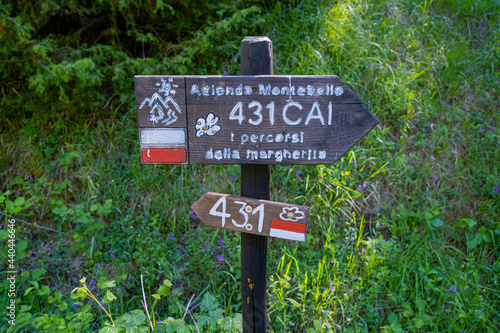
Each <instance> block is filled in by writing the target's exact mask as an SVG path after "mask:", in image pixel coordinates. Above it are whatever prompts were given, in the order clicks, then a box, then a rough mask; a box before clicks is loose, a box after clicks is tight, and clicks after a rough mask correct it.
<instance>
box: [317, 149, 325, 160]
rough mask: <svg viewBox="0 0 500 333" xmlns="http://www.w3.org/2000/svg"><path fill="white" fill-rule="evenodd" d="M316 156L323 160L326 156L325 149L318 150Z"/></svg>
mask: <svg viewBox="0 0 500 333" xmlns="http://www.w3.org/2000/svg"><path fill="white" fill-rule="evenodd" d="M318 157H319V158H320V159H322V160H324V159H325V158H326V151H324V150H320V151H319V154H318Z"/></svg>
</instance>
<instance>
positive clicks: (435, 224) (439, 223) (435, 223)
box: [431, 219, 444, 228]
mask: <svg viewBox="0 0 500 333" xmlns="http://www.w3.org/2000/svg"><path fill="white" fill-rule="evenodd" d="M431 224H432V226H433V227H435V228H441V227H442V226H444V222H443V221H442V220H440V219H434V220H432V221H431Z"/></svg>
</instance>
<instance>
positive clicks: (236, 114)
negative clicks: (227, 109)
mask: <svg viewBox="0 0 500 333" xmlns="http://www.w3.org/2000/svg"><path fill="white" fill-rule="evenodd" d="M229 119H230V120H238V123H239V124H240V125H241V123H242V122H243V120H244V119H245V116H244V115H243V103H242V102H238V103H236V105H235V106H234V108H233V110H232V111H231V113H230V114H229Z"/></svg>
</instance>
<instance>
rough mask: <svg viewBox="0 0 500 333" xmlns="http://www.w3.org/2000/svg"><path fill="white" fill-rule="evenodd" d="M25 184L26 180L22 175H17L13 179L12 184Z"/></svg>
mask: <svg viewBox="0 0 500 333" xmlns="http://www.w3.org/2000/svg"><path fill="white" fill-rule="evenodd" d="M21 184H24V180H23V179H22V178H21V177H16V178H14V180H13V181H12V185H21Z"/></svg>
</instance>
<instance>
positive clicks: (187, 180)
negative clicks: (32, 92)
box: [0, 0, 500, 332]
mask: <svg viewBox="0 0 500 333" xmlns="http://www.w3.org/2000/svg"><path fill="white" fill-rule="evenodd" d="M262 9H263V10H265V11H266V15H265V16H264V19H265V22H266V24H265V25H264V26H263V27H261V28H260V30H259V31H258V32H259V33H260V34H261V35H267V36H269V37H270V38H271V40H272V41H273V43H274V54H275V60H274V63H275V68H274V72H275V74H309V75H312V74H336V75H339V76H340V78H341V79H342V80H343V81H344V82H345V83H346V84H347V85H348V86H349V87H351V88H352V89H353V91H354V92H355V93H356V94H357V95H358V96H359V97H360V99H361V100H363V101H364V102H365V103H366V104H367V106H368V107H369V109H370V110H371V111H372V112H373V113H374V114H375V115H376V116H377V117H378V118H379V119H380V121H381V125H380V126H379V127H378V128H377V129H375V130H373V131H372V132H370V133H369V134H368V135H367V136H366V137H365V138H364V139H363V140H362V141H361V142H360V143H359V144H358V145H356V146H355V147H354V148H353V149H351V151H350V152H349V153H347V154H346V155H345V156H344V157H343V158H342V159H341V160H340V161H339V162H337V163H336V164H335V165H329V166H327V165H325V166H323V165H318V166H304V165H300V166H273V169H272V177H271V178H272V179H271V181H272V184H271V185H272V192H271V193H272V200H276V201H283V202H293V203H296V204H303V205H308V206H311V212H312V213H311V220H310V227H309V228H308V235H307V241H306V242H305V243H295V242H288V241H283V240H279V239H272V240H271V241H270V245H269V251H268V261H269V263H268V272H269V281H268V296H269V306H268V315H269V324H270V325H269V331H270V332H403V331H405V332H431V331H432V332H435V331H439V332H488V331H491V332H495V331H498V330H500V326H499V322H500V318H499V310H498V309H499V305H500V292H499V290H500V287H499V283H500V281H499V276H500V263H499V254H500V250H499V241H500V228H499V226H498V220H499V216H500V195H499V193H498V184H499V183H500V172H499V167H498V161H499V160H500V153H499V152H500V147H499V137H500V116H499V114H498V110H499V106H500V100H499V96H500V81H499V80H500V74H499V68H498V65H499V64H500V61H499V60H500V59H499V58H500V49H499V46H498V45H500V21H499V20H500V18H499V15H498V13H499V12H500V7H499V5H498V2H497V1H494V0H490V1H488V0H483V1H467V0H460V1H416V0H399V1H397V0H395V1H389V2H387V1H377V0H371V1H369V0H362V1H352V0H346V1H339V2H332V3H327V2H320V3H316V2H313V1H303V2H301V3H289V4H280V5H276V6H272V5H267V6H262ZM210 27H212V28H213V30H202V32H200V33H199V34H198V35H196V36H197V37H196V38H198V40H205V39H207V40H209V39H210V38H212V37H214V36H216V35H217V34H218V31H219V30H217V29H221V30H220V31H224V29H226V28H224V27H225V25H224V24H223V23H221V24H220V25H217V24H215V25H211V26H210ZM210 31H212V33H213V35H210ZM238 33H239V34H244V31H239V32H238ZM204 34H208V35H204ZM203 36H205V37H206V38H205V37H203ZM242 36H243V35H242ZM240 37H241V36H239V35H234V36H233V38H234V40H232V43H236V44H237V43H239V41H240V39H238V38H240ZM196 38H195V39H194V40H196ZM200 38H201V39H200ZM214 38H215V37H214ZM210 40H211V39H210ZM188 45H191V44H188ZM190 47H191V46H190ZM229 49H231V48H229ZM190 50H191V51H193V52H194V50H195V48H192V49H190ZM186 52H187V51H186ZM203 52H204V54H207V57H211V58H207V59H204V61H203V62H202V63H200V64H199V68H196V66H195V65H193V64H194V63H196V56H195V54H194V53H193V54H191V55H188V54H184V56H186V57H188V56H190V57H191V58H190V59H189V61H188V62H187V63H189V65H186V66H187V67H189V66H194V67H193V68H196V71H197V72H196V73H191V74H205V73H208V74H221V73H222V72H223V70H226V69H227V70H229V71H230V72H231V74H237V73H238V62H237V61H236V60H234V59H237V57H236V54H235V58H234V59H221V58H220V57H217V48H215V49H214V50H213V51H210V50H209V49H207V48H203ZM212 52H213V53H212ZM165 61H166V62H168V58H167V60H165ZM149 63H150V64H151V65H148V64H149ZM154 63H155V61H153V60H152V59H149V60H148V59H146V60H141V61H140V65H137V66H138V68H143V69H144V71H145V72H144V73H137V74H146V73H153V72H154V71H155V67H154V66H156V65H153V64H154ZM115 65H116V64H115ZM115 65H113V66H115ZM103 66H104V67H103V68H104V69H105V70H103V72H102V73H107V70H108V69H110V68H108V67H106V66H105V65H103ZM142 66H144V67H142ZM167 67H168V65H167ZM183 68H184V67H183ZM191 68H192V67H189V69H191ZM183 70H187V69H186V68H184V69H183ZM193 70H194V69H193ZM34 77H35V78H37V77H38V76H36V75H35V76H34ZM40 79H41V77H40ZM127 87H128V90H127V89H123V91H121V92H120V95H119V96H116V99H114V100H113V99H111V100H110V101H109V103H106V101H105V100H104V99H103V100H102V103H100V104H99V105H98V107H99V108H101V109H100V111H99V112H93V113H89V114H83V115H82V114H79V112H78V110H76V109H73V108H71V107H69V106H68V108H66V109H65V111H64V112H63V113H59V114H58V113H54V112H53V113H48V114H47V116H46V117H44V116H43V115H40V117H38V118H36V117H32V118H29V117H28V116H29V115H28V114H27V113H26V112H25V113H22V115H24V116H20V117H18V118H16V117H10V118H4V119H5V120H6V123H4V124H7V125H2V126H4V127H3V128H6V129H7V130H6V131H5V133H3V134H1V141H0V150H1V154H2V159H0V165H1V166H2V172H3V173H2V175H1V176H0V180H1V183H0V184H1V185H0V186H1V187H0V190H1V192H2V193H1V194H0V195H1V196H0V201H1V203H2V204H3V205H4V207H5V209H4V213H5V214H6V216H5V218H7V216H9V217H14V218H16V220H17V221H18V224H19V225H21V227H20V228H19V229H18V230H17V241H18V243H17V244H18V252H19V253H18V259H19V260H20V264H19V265H20V268H21V270H22V273H20V277H19V283H18V294H17V298H18V304H19V308H18V322H17V323H18V325H16V327H15V328H8V329H6V328H5V326H4V327H2V328H0V329H2V330H3V329H6V331H8V332H24V331H29V332H57V330H58V328H57V327H58V326H59V327H62V325H63V324H64V325H65V326H64V328H60V329H59V330H60V331H64V332H68V331H74V332H87V331H89V332H90V331H97V330H98V329H100V328H101V327H103V325H104V322H105V321H106V320H108V318H107V316H106V314H105V313H104V312H103V311H101V310H99V307H98V306H97V305H96V304H92V303H90V302H89V299H85V300H80V298H79V296H78V295H76V294H75V293H73V294H71V291H72V290H73V289H74V288H76V287H79V286H80V283H79V282H78V281H79V280H80V279H81V277H82V276H86V277H87V284H89V281H91V280H95V281H96V282H95V283H94V284H95V286H93V287H90V290H91V291H92V292H93V293H94V294H95V295H96V297H97V298H98V299H99V300H104V299H105V298H106V297H105V296H106V292H107V290H109V291H111V292H112V293H113V294H114V295H116V296H117V299H116V300H114V301H112V302H109V304H106V307H107V308H109V309H110V312H111V314H112V315H113V318H115V319H116V318H117V317H119V316H122V315H124V314H126V313H131V311H133V310H139V309H141V305H140V300H141V299H142V297H143V296H142V290H141V284H140V275H143V278H144V285H145V289H146V290H145V295H146V297H147V298H148V299H147V300H148V305H150V306H151V305H152V304H153V303H154V301H155V297H153V296H151V295H153V294H158V293H159V290H160V289H159V288H160V287H161V286H162V285H163V281H164V280H166V279H168V280H170V281H171V282H172V284H173V285H172V287H171V289H169V292H168V294H166V295H161V299H160V300H159V301H158V302H157V305H156V307H155V309H154V311H155V312H156V313H157V314H156V315H155V318H156V319H155V320H162V321H164V320H167V317H172V318H175V320H181V319H182V317H183V316H184V322H183V323H180V322H178V323H177V324H176V325H178V326H179V327H184V328H182V329H186V330H187V331H196V328H195V326H194V321H197V322H199V323H200V325H201V327H202V328H201V331H218V330H224V329H223V328H222V327H226V326H224V325H225V324H223V323H226V322H228V321H230V320H234V321H235V322H237V318H238V317H237V316H236V314H238V313H241V295H240V290H239V279H240V264H239V256H240V252H239V234H238V233H234V232H230V231H223V230H213V229H210V228H207V227H205V226H203V225H202V224H201V223H200V221H199V220H198V219H197V218H196V217H195V216H193V214H192V213H191V212H190V208H189V207H190V205H191V204H192V203H193V202H194V200H196V199H198V198H199V197H201V196H202V195H203V194H204V193H205V192H207V191H217V192H222V193H229V194H236V195H237V194H239V182H238V178H239V167H238V166H146V165H140V164H139V155H138V154H139V149H138V137H137V128H136V127H137V125H136V114H135V103H134V96H133V90H132V86H131V85H130V83H129V86H127ZM89 93H92V91H89ZM96 93H97V92H96ZM99 98H103V96H100V97H99ZM106 100H107V99H106ZM11 114H12V113H11ZM9 124H11V125H9ZM297 171H298V172H300V179H299V177H297V174H296V172H297ZM20 198H24V199H23V200H21V199H20ZM38 226H41V227H44V228H45V229H43V228H39V227H38ZM1 235H2V237H5V233H2V234H1ZM221 256H222V257H221ZM2 258H4V257H2ZM5 262H6V260H4V259H2V261H1V262H0V265H5ZM3 267H4V266H3ZM4 271H5V269H3V268H2V272H4ZM108 280H115V281H116V287H109V288H107V287H105V286H106V285H107V284H106V281H108ZM0 288H4V286H2V287H0ZM30 288H31V289H30ZM162 290H163V291H165V290H164V289H162ZM1 291H2V293H1V294H2V296H1V297H2V298H1V299H2V301H1V302H0V303H2V304H4V303H5V302H4V300H6V299H7V296H6V293H5V289H2V290H1ZM192 295H195V296H194V297H193V298H192V302H191V303H190V307H191V309H192V312H193V318H191V317H190V316H189V315H186V311H185V308H186V307H187V304H188V303H189V300H190V299H191V297H192ZM207 295H210V297H209V296H207ZM211 295H213V296H214V297H215V298H211ZM74 304H77V305H76V306H73V305H74ZM74 307H76V310H75V309H74ZM218 310H220V311H218ZM210 311H214V312H213V318H215V319H220V320H221V321H220V323H218V322H217V320H216V321H215V323H212V324H210V323H209V321H208V319H205V317H207V316H206V314H208V313H209V312H210ZM141 318H142V317H141ZM141 320H142V319H141ZM172 320H173V319H172ZM204 320H206V321H204ZM224 320H226V321H225V322H223V321H224ZM40 323H42V324H40ZM202 323H205V324H204V325H202ZM70 324H71V325H72V327H73V328H71V329H70V328H69V327H70ZM172 325H174V324H172ZM146 326H147V325H146ZM237 326H238V325H237ZM172 327H173V326H172ZM180 329H181V328H179V330H180ZM158 331H160V328H158ZM229 331H231V330H229ZM234 331H237V329H235V330H234Z"/></svg>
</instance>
